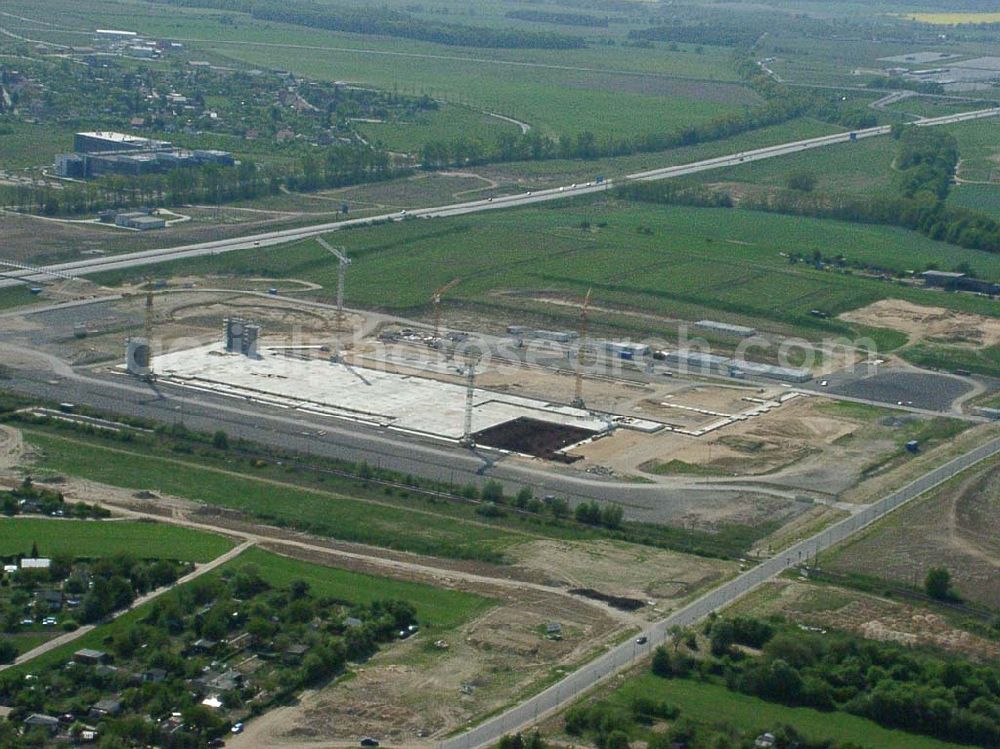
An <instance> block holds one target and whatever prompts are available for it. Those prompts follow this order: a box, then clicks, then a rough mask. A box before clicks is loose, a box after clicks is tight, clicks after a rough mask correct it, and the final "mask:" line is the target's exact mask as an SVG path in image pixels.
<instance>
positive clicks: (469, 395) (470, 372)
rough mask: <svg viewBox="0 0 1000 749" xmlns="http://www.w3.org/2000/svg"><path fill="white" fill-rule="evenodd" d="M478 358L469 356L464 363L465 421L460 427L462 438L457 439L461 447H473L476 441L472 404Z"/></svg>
mask: <svg viewBox="0 0 1000 749" xmlns="http://www.w3.org/2000/svg"><path fill="white" fill-rule="evenodd" d="M478 363H479V360H478V358H473V357H469V360H468V361H467V362H466V365H465V423H464V425H463V428H462V439H460V440H459V441H458V444H460V445H461V446H462V447H468V448H473V447H475V446H476V441H475V440H474V439H473V438H472V406H473V398H474V395H475V392H476V365H477V364H478Z"/></svg>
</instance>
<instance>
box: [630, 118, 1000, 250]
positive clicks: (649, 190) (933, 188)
mask: <svg viewBox="0 0 1000 749" xmlns="http://www.w3.org/2000/svg"><path fill="white" fill-rule="evenodd" d="M896 133H897V138H898V140H899V149H898V152H897V156H896V166H897V169H898V174H897V176H896V179H895V185H896V188H897V190H898V194H897V195H892V194H888V195H871V196H858V195H850V194H844V193H817V192H814V191H813V190H812V187H813V185H814V184H815V182H814V180H805V179H803V176H804V175H795V177H796V179H795V180H790V182H789V189H771V190H766V191H765V190H761V191H758V192H752V193H750V194H748V195H746V196H744V197H743V198H742V199H741V201H740V208H744V209H748V210H756V211H766V212H769V213H781V214H787V215H793V216H809V217H812V218H832V219H837V220H840V221H851V222H856V223H868V224H885V225H889V226H900V227H903V228H906V229H912V230H914V231H919V232H920V233H921V234H924V235H926V236H928V237H930V238H931V239H935V240H939V241H942V242H948V243H949V244H954V245H958V246H959V247H965V248H968V249H974V250H983V251H985V252H1000V221H997V220H996V219H994V218H992V217H991V216H988V215H986V214H984V213H980V212H978V211H973V210H970V209H967V208H961V207H956V206H951V205H948V204H947V203H946V202H945V198H946V197H947V195H948V190H949V187H950V183H951V180H952V176H953V174H954V170H955V165H956V164H957V162H958V148H957V145H956V143H955V139H954V138H953V137H952V136H950V135H948V134H946V133H937V132H933V131H930V130H928V129H926V128H913V127H905V128H898V129H897V130H896ZM807 182H808V184H807ZM619 194H620V195H622V196H623V197H626V198H629V199H631V200H641V201H645V202H652V203H663V204H669V205H692V206H702V207H711V208H719V207H731V206H733V201H732V199H731V198H730V196H729V195H728V194H727V193H725V192H720V191H717V190H712V189H710V188H707V187H704V186H702V185H699V184H696V183H685V182H673V181H671V182H659V183H656V182H646V183H641V184H632V185H627V186H624V187H622V188H619Z"/></svg>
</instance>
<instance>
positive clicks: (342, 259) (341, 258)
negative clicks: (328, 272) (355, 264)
mask: <svg viewBox="0 0 1000 749" xmlns="http://www.w3.org/2000/svg"><path fill="white" fill-rule="evenodd" d="M316 241H317V242H319V243H320V245H322V246H323V248H324V249H326V250H327V251H328V252H330V253H331V254H332V255H333V256H334V257H336V258H337V262H338V263H339V265H338V266H337V329H338V330H343V329H344V277H345V276H346V275H347V266H348V265H350V264H351V259H350V258H349V257H347V255H345V254H344V253H343V251H342V250H340V249H338V248H336V247H332V246H331V245H330V244H329V243H328V242H327V241H326V240H325V239H323V237H316Z"/></svg>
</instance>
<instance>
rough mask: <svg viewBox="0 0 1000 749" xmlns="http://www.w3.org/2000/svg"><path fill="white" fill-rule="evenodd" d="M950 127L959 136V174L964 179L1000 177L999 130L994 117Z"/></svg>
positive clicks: (977, 179)
mask: <svg viewBox="0 0 1000 749" xmlns="http://www.w3.org/2000/svg"><path fill="white" fill-rule="evenodd" d="M948 131H949V132H950V133H952V134H953V135H954V136H955V138H956V139H957V140H958V153H959V157H960V158H961V162H960V164H959V168H958V175H959V176H960V177H961V178H962V179H966V180H970V181H972V182H990V181H995V180H997V179H998V178H1000V162H998V159H1000V134H998V132H997V123H996V119H995V118H990V119H987V120H974V121H972V122H963V123H961V124H958V125H949V126H948Z"/></svg>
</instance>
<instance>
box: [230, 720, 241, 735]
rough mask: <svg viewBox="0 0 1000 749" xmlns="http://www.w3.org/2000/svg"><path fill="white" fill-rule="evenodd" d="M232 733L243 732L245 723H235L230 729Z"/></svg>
mask: <svg viewBox="0 0 1000 749" xmlns="http://www.w3.org/2000/svg"><path fill="white" fill-rule="evenodd" d="M229 730H230V731H231V732H232V733H243V723H242V721H241V722H239V723H233V727H232V728H230V729H229Z"/></svg>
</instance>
